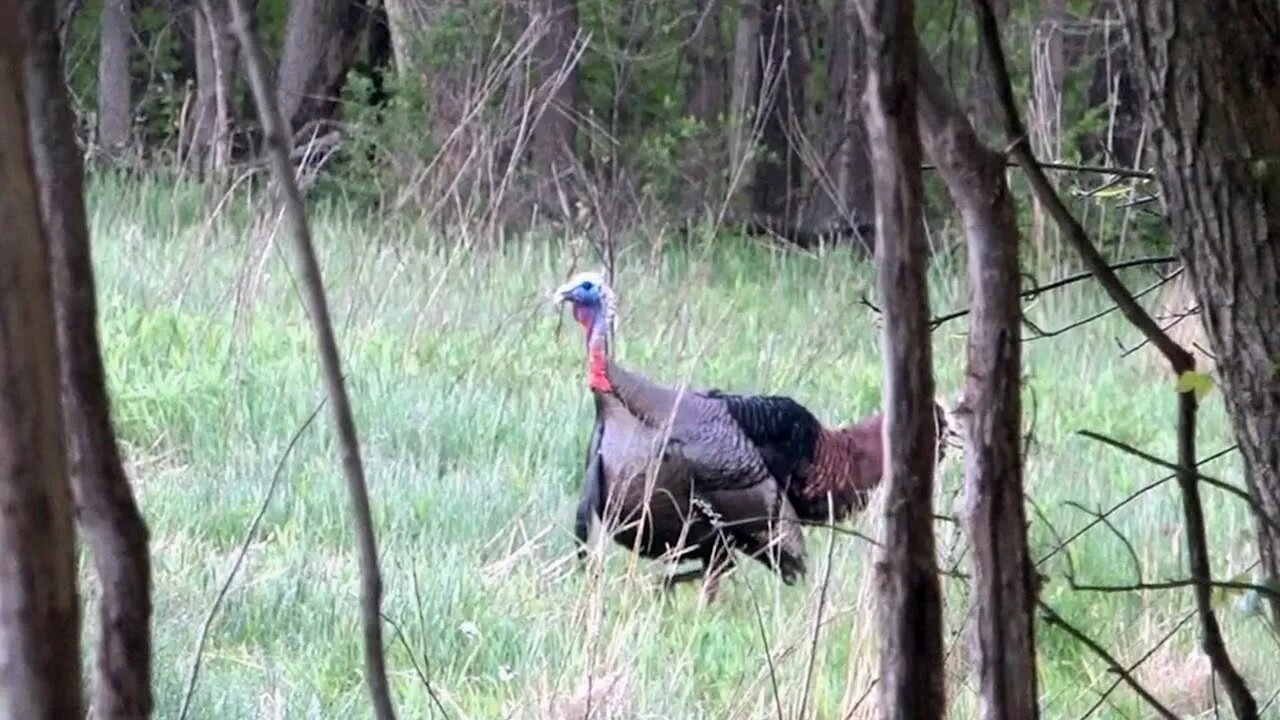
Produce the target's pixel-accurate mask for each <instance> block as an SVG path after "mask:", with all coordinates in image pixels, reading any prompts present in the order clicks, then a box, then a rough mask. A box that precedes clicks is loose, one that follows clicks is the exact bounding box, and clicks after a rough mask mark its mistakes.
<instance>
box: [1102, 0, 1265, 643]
mask: <svg viewBox="0 0 1280 720" xmlns="http://www.w3.org/2000/svg"><path fill="white" fill-rule="evenodd" d="M1175 5H1176V10H1175ZM1120 6H1121V8H1122V11H1123V13H1124V15H1125V21H1126V25H1127V27H1128V31H1129V36H1130V38H1131V42H1130V47H1131V51H1132V53H1133V60H1134V63H1135V65H1136V72H1135V77H1136V78H1137V81H1138V86H1139V88H1140V89H1141V92H1142V94H1143V95H1144V96H1145V99H1146V118H1147V122H1148V123H1149V124H1150V127H1151V128H1152V130H1153V134H1152V145H1153V149H1154V157H1155V167H1156V175H1157V177H1158V179H1159V181H1160V186H1161V198H1162V202H1163V203H1164V206H1165V210H1166V212H1167V214H1168V219H1169V223H1170V226H1171V227H1172V230H1173V233H1172V234H1173V237H1175V238H1177V241H1178V252H1179V255H1180V256H1181V258H1182V260H1183V261H1184V262H1185V264H1186V268H1187V272H1188V274H1189V275H1190V278H1191V282H1192V285H1193V287H1194V288H1195V294H1196V297H1197V298H1199V300H1200V302H1201V304H1202V306H1203V311H1202V313H1201V317H1202V318H1203V321H1204V327H1205V330H1206V333H1207V334H1208V336H1209V340H1210V344H1211V346H1212V350H1213V352H1214V354H1215V355H1216V358H1217V360H1216V365H1217V373H1218V377H1219V382H1220V383H1221V386H1222V390H1223V395H1224V398H1225V401H1226V405H1227V409H1228V411H1229V413H1230V415H1231V423H1232V428H1233V430H1234V432H1235V436H1236V440H1237V441H1238V442H1239V444H1240V453H1241V456H1242V457H1243V459H1244V469H1245V479H1246V482H1247V483H1248V487H1249V492H1250V494H1251V495H1252V496H1253V497H1254V498H1255V500H1256V501H1257V504H1258V506H1259V507H1260V508H1261V510H1262V511H1263V512H1264V513H1266V514H1267V515H1269V516H1270V517H1271V518H1272V520H1273V521H1276V520H1280V442H1277V438H1280V313H1277V312H1276V308H1277V307H1280V159H1277V158H1280V86H1278V85H1277V84H1276V82H1275V80H1276V73H1277V72H1278V71H1280V70H1278V69H1280V44H1278V43H1277V28H1280V8H1277V6H1276V4H1275V3H1273V2H1262V1H1257V0H1223V1H1222V2H1217V3H1212V4H1209V5H1201V4H1195V3H1176V4H1175V3H1173V2H1171V1H1170V0H1153V1H1152V2H1147V3H1136V2H1134V1H1133V0H1124V1H1123V2H1121V3H1120ZM1255 529H1256V532H1257V535H1258V545H1259V550H1260V554H1261V556H1262V562H1263V568H1264V571H1265V573H1266V576H1267V578H1268V579H1269V581H1270V582H1277V581H1278V580H1280V532H1277V531H1276V530H1275V527H1274V525H1273V524H1272V523H1268V522H1266V521H1264V520H1262V519H1261V518H1259V519H1258V520H1257V522H1255ZM1272 611H1273V616H1274V618H1275V621H1276V622H1278V623H1280V603H1274V604H1273V607H1272Z"/></svg>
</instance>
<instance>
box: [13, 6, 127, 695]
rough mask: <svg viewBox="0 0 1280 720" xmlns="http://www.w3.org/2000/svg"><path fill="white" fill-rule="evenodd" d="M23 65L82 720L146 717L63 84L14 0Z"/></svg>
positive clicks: (39, 30)
mask: <svg viewBox="0 0 1280 720" xmlns="http://www.w3.org/2000/svg"><path fill="white" fill-rule="evenodd" d="M20 4H21V5H22V17H21V27H22V33H23V36H24V37H25V38H27V56H26V58H25V60H24V63H23V75H24V90H25V92H26V96H27V101H28V105H27V118H28V122H29V127H30V134H31V149H32V159H33V162H34V170H35V175H36V178H37V182H38V185H39V193H40V211H41V215H42V219H43V225H44V229H45V232H46V233H47V239H48V243H49V247H50V250H51V252H50V256H51V257H50V260H51V263H52V271H53V274H52V281H53V298H54V305H55V308H56V322H57V338H58V346H59V350H60V351H59V360H60V365H59V368H60V371H61V383H62V408H63V413H64V417H63V420H64V422H65V429H66V443H67V450H68V457H69V458H70V463H69V465H70V471H71V489H72V496H73V498H74V500H75V505H76V513H77V516H78V519H79V522H80V527H81V528H82V529H83V531H84V535H85V538H86V540H87V541H88V545H89V549H90V551H91V553H92V556H93V562H94V567H95V569H96V571H97V576H98V580H99V582H100V583H101V585H102V599H101V601H100V606H99V612H98V619H99V624H100V626H101V635H100V639H99V641H98V648H97V667H96V682H95V687H94V702H93V706H94V716H95V717H96V718H99V719H100V720H138V719H140V718H145V717H148V716H149V715H150V714H151V709H152V695H151V559H150V556H149V554H148V549H147V540H148V533H147V527H146V524H145V522H144V521H143V519H142V514H141V513H140V512H139V510H138V506H137V503H136V502H135V501H134V498H133V491H132V489H131V488H130V486H129V480H128V477H127V476H126V475H125V472H124V466H123V464H122V463H121V461H120V454H119V451H118V448H117V446H116V438H115V432H114V430H113V428H112V425H111V408H110V402H109V400H108V398H107V391H106V378H105V373H104V371H103V367H102V355H101V351H100V348H99V346H98V327H97V301H96V298H95V289H94V280H93V264H92V258H91V253H90V245H89V228H88V224H87V222H86V219H85V208H84V169H83V167H82V165H81V158H80V152H79V149H78V148H77V147H76V140H75V130H74V124H73V122H74V121H73V116H72V110H71V105H70V102H69V99H68V97H67V91H66V88H65V86H64V80H63V74H62V65H61V49H60V48H59V46H58V38H57V35H56V29H55V17H54V14H53V9H52V8H51V7H50V6H49V5H48V4H47V3H46V2H44V1H43V0H22V2H21V3H20Z"/></svg>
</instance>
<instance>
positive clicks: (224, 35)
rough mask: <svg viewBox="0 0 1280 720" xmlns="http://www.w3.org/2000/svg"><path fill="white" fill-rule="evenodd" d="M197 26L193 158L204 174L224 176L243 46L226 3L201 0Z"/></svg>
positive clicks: (195, 10)
mask: <svg viewBox="0 0 1280 720" xmlns="http://www.w3.org/2000/svg"><path fill="white" fill-rule="evenodd" d="M192 15H193V20H194V22H193V25H194V26H195V56H196V106H195V111H194V112H193V113H192V123H193V126H192V130H191V144H190V150H189V157H190V158H192V159H194V160H195V161H196V162H197V163H198V164H199V167H200V170H201V172H202V173H208V174H212V175H215V176H217V175H221V174H222V173H224V172H225V171H226V170H227V167H228V165H229V164H230V163H231V96H232V93H233V92H234V89H235V77H236V57H237V55H238V53H239V47H240V46H239V43H238V42H237V41H236V36H235V33H233V32H231V15H230V12H229V11H228V9H227V4H226V2H225V0H199V3H198V4H197V5H196V6H194V7H193V8H192Z"/></svg>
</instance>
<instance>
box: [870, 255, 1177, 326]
mask: <svg viewBox="0 0 1280 720" xmlns="http://www.w3.org/2000/svg"><path fill="white" fill-rule="evenodd" d="M1176 261H1177V258H1175V257H1173V256H1172V255H1159V256H1156V257H1146V258H1134V259H1132V260H1125V261H1123V262H1118V263H1116V264H1114V265H1110V266H1108V267H1110V268H1111V269H1112V270H1125V269H1127V268H1133V267H1143V266H1147V265H1163V264H1165V263H1170V262H1176ZM1092 277H1094V275H1093V273H1092V272H1088V271H1086V272H1082V273H1076V274H1075V275H1068V276H1067V277H1064V278H1059V279H1057V280H1053V281H1051V282H1048V283H1045V284H1044V285H1037V286H1036V287H1032V288H1027V289H1026V290H1023V291H1021V292H1020V293H1019V296H1020V297H1022V298H1023V299H1028V300H1029V299H1033V298H1035V297H1037V296H1039V295H1041V294H1042V293H1046V292H1049V291H1050V290H1057V289H1058V288H1062V287H1066V286H1068V285H1074V284H1075V283H1078V282H1083V281H1085V280H1088V279H1090V278H1092ZM877 310H878V308H877ZM970 312H972V308H964V309H962V310H956V311H954V312H950V313H947V314H946V315H939V316H937V317H935V318H933V319H932V320H930V321H929V327H930V328H937V327H938V326H939V325H942V324H943V323H947V322H951V321H952V320H957V319H959V318H962V317H964V316H965V315H968V314H969V313H970ZM1108 312H1109V311H1108Z"/></svg>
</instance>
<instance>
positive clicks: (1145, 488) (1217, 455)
mask: <svg viewBox="0 0 1280 720" xmlns="http://www.w3.org/2000/svg"><path fill="white" fill-rule="evenodd" d="M1236 447H1237V446H1236V445H1230V446H1228V447H1225V448H1223V449H1221V450H1219V451H1218V452H1216V453H1214V454H1212V455H1210V456H1208V457H1206V458H1205V459H1203V460H1201V461H1200V462H1199V465H1204V464H1205V463H1208V462H1212V461H1214V460H1217V459H1218V458H1220V457H1222V456H1223V455H1226V454H1227V453H1229V452H1231V451H1233V450H1235V449H1236ZM1173 477H1174V476H1173V475H1165V476H1164V477H1162V478H1160V479H1159V480H1155V481H1153V482H1150V483H1147V484H1146V485H1143V486H1142V487H1140V488H1138V490H1137V491H1135V492H1133V493H1130V494H1129V496H1128V497H1126V498H1125V499H1123V500H1121V501H1120V502H1118V503H1116V504H1115V505H1112V506H1111V507H1110V508H1108V509H1107V511H1106V512H1104V513H1102V514H1101V515H1100V516H1099V518H1098V519H1097V520H1094V521H1093V522H1090V523H1086V524H1085V526H1084V527H1082V528H1080V529H1079V530H1077V531H1075V532H1074V533H1072V534H1071V537H1068V538H1067V539H1066V540H1064V541H1061V542H1059V543H1058V545H1057V546H1056V547H1054V548H1053V549H1052V550H1050V551H1049V552H1047V553H1045V554H1044V555H1043V556H1042V557H1041V558H1040V559H1039V560H1036V562H1035V566H1036V567H1040V566H1041V565H1043V564H1045V563H1046V562H1048V561H1049V560H1050V559H1052V558H1053V556H1055V555H1057V554H1058V553H1060V552H1063V551H1065V550H1066V549H1067V547H1068V546H1070V545H1071V543H1073V542H1075V541H1076V540H1078V539H1080V536H1081V535H1084V534H1085V533H1087V532H1089V531H1090V530H1092V529H1093V528H1095V527H1097V526H1098V525H1100V524H1101V523H1102V518H1107V517H1111V516H1112V515H1114V514H1115V513H1116V512H1117V511H1119V510H1120V508H1122V507H1124V506H1125V505H1128V504H1129V503H1131V502H1133V501H1134V500H1137V499H1138V498H1140V497H1142V496H1143V495H1145V494H1147V493H1148V492H1151V491H1152V490H1155V489H1156V488H1158V487H1160V486H1161V485H1163V484H1165V483H1167V482H1169V481H1170V480H1172V479H1173ZM1055 535H1056V533H1055Z"/></svg>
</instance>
